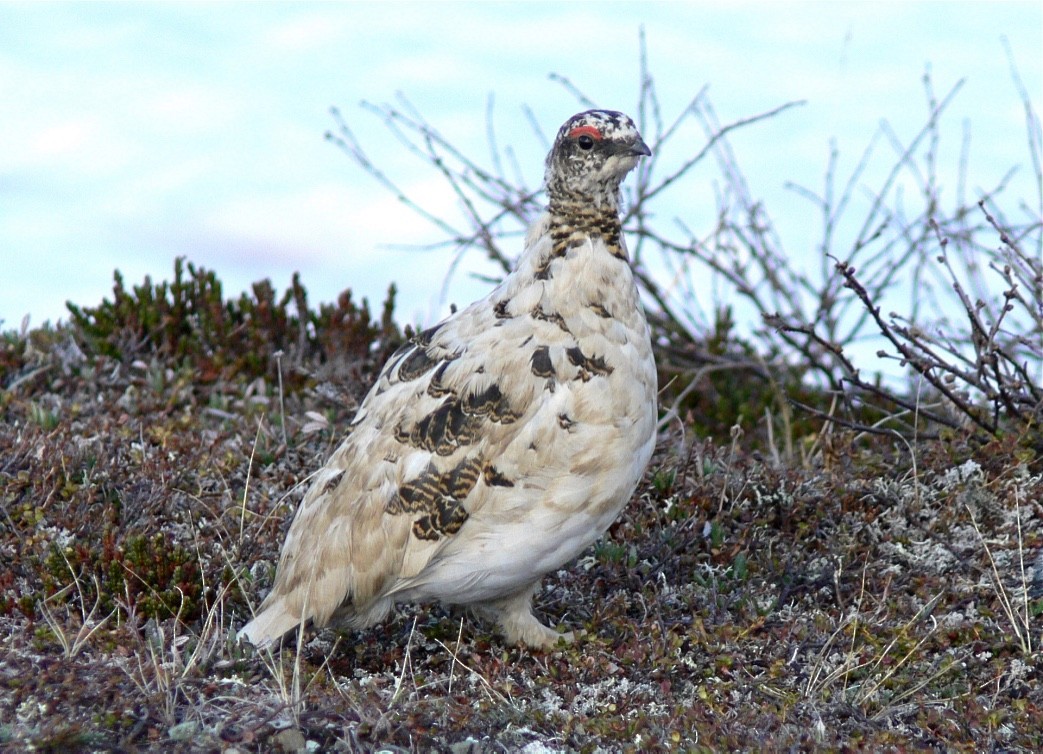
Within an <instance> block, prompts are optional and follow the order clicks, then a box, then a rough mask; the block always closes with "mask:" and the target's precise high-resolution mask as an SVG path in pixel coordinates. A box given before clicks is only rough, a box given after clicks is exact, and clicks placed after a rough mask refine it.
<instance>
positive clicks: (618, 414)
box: [239, 110, 656, 647]
mask: <svg viewBox="0 0 1043 754" xmlns="http://www.w3.org/2000/svg"><path fill="white" fill-rule="evenodd" d="M647 154H650V152H649V149H648V147H647V146H646V145H645V143H644V142H643V141H642V140H641V137H640V135H639V134H638V132H637V129H636V128H635V126H634V123H633V121H632V120H631V119H630V118H629V117H627V116H626V115H623V114H622V113H617V112H613V111H609V110H592V111H588V112H585V113H580V114H578V115H575V116H573V117H572V118H570V119H569V120H568V121H567V122H566V123H565V124H564V125H563V126H562V128H561V130H560V131H559V133H558V136H557V139H556V140H555V143H554V146H553V148H552V150H551V152H550V154H549V155H548V157H547V175H546V188H547V196H548V200H549V202H548V209H547V212H545V213H544V214H543V215H542V216H541V217H540V219H539V220H537V222H536V223H535V224H534V225H533V227H532V228H531V229H530V230H529V233H528V235H527V237H526V240H525V249H524V251H523V253H522V255H521V257H520V258H519V260H518V264H517V268H516V269H515V271H514V272H513V273H511V274H510V275H509V276H508V277H507V278H506V279H505V280H504V281H503V282H502V283H501V284H500V285H499V286H498V287H497V288H496V289H495V290H493V291H492V293H490V294H489V295H488V296H487V297H486V298H484V299H482V300H481V301H477V302H475V303H473V304H471V305H470V306H468V307H467V308H466V309H464V310H462V311H460V312H458V313H456V314H454V315H453V316H451V317H449V318H448V319H446V320H444V321H443V322H441V323H440V324H438V325H436V326H434V327H432V328H430V329H429V330H426V331H424V332H422V333H420V334H419V335H417V336H416V337H414V338H413V339H412V341H411V342H410V343H408V344H406V346H404V347H403V348H401V349H399V351H398V352H396V353H395V354H394V355H393V356H392V357H391V359H390V360H389V361H388V363H387V364H386V365H385V366H384V369H383V370H382V371H381V373H380V376H379V377H378V379H377V382H376V384H375V385H374V387H373V389H372V390H371V391H370V392H369V394H368V395H367V396H366V398H365V400H364V401H363V402H362V405H361V406H360V408H359V411H358V414H357V415H356V416H355V418H354V420H353V421H352V423H351V427H350V433H349V434H348V436H347V438H346V439H345V440H344V442H343V443H342V444H341V446H340V447H339V448H338V449H337V451H336V452H335V453H334V454H333V456H332V457H331V458H330V460H329V461H328V462H327V464H326V466H325V467H324V468H323V469H322V470H321V471H319V472H318V474H317V475H316V477H315V480H314V481H313V483H312V486H311V487H310V489H309V490H308V492H307V494H306V495H305V497H304V500H303V501H302V502H301V505H300V508H299V510H298V511H297V515H296V517H295V518H294V521H293V524H292V525H291V526H290V530H289V533H288V534H287V537H286V542H285V544H284V545H283V550H282V556H281V558H280V561H279V567H278V571H277V574H276V581H275V586H274V587H273V589H272V591H271V593H270V594H269V595H268V597H267V598H266V599H265V601H264V603H263V604H262V605H261V608H260V610H259V612H258V614H257V615H256V617H254V619H253V620H252V621H250V622H249V623H248V624H247V625H246V626H245V627H244V628H243V629H242V631H241V632H240V634H239V636H240V637H241V638H246V639H247V640H249V641H250V642H252V643H253V644H255V645H258V646H264V645H267V644H269V643H271V642H273V641H275V640H277V639H279V638H280V637H281V636H282V635H283V634H284V633H286V632H287V631H289V630H291V629H293V628H295V627H296V626H298V625H299V624H301V623H302V622H305V623H306V622H308V621H311V622H312V623H314V624H315V625H317V626H323V625H326V624H327V623H329V622H331V621H332V622H334V623H336V624H338V625H342V626H346V627H352V628H361V627H364V626H368V625H371V624H373V623H376V622H378V621H380V620H382V619H383V618H384V617H385V616H386V615H387V613H388V611H389V610H390V609H391V607H392V605H393V604H394V603H395V602H399V601H426V600H440V601H442V602H445V603H450V604H465V605H471V606H473V607H475V608H477V609H478V610H479V611H480V612H482V613H484V614H486V615H489V616H490V617H492V618H494V619H495V620H496V621H497V622H498V623H499V625H500V628H501V630H502V631H503V633H504V635H505V636H506V638H507V639H508V640H509V641H511V642H519V641H520V642H523V643H525V644H528V645H530V646H539V647H547V646H552V645H553V644H554V643H556V642H557V641H558V640H559V639H565V640H571V638H572V635H571V634H564V635H562V634H558V633H557V632H555V631H553V630H552V629H550V628H548V627H546V626H544V625H542V624H541V623H540V622H539V621H538V620H537V619H536V617H535V616H534V615H533V614H532V609H531V604H530V603H531V597H532V593H533V591H534V590H535V588H536V586H537V585H538V584H539V581H540V579H541V578H542V577H543V576H544V575H545V574H546V573H549V572H551V571H554V570H556V569H558V568H560V567H561V566H562V565H564V564H565V563H567V562H568V561H569V560H571V559H572V558H574V557H575V556H576V555H578V554H579V553H580V552H582V551H583V550H584V549H585V548H586V547H587V546H588V545H590V544H591V543H592V542H593V541H594V540H595V539H597V538H598V537H599V536H601V534H602V533H604V531H605V529H607V528H608V526H609V525H610V524H611V523H612V521H613V520H614V519H615V518H616V516H617V515H618V514H619V512H620V510H621V509H622V507H623V506H624V505H625V504H626V502H627V501H628V500H629V498H630V496H631V494H632V493H633V491H634V488H635V486H636V485H637V483H638V481H639V479H640V478H641V475H642V474H643V472H644V470H645V467H646V465H647V464H648V460H649V457H650V456H651V454H652V450H653V447H654V445H655V424H656V371H655V363H654V361H653V359H652V348H651V343H650V340H649V332H648V325H647V323H646V321H645V317H644V314H643V312H642V309H641V306H640V301H639V299H638V292H637V288H636V286H635V284H634V278H633V274H632V272H631V269H630V265H629V260H628V257H627V252H626V246H625V243H624V241H623V237H622V233H621V229H620V221H619V184H620V182H621V181H622V180H623V178H624V176H625V175H626V174H627V173H628V172H629V171H630V170H631V169H633V167H634V166H635V165H636V164H637V161H638V158H639V157H640V156H641V155H647Z"/></svg>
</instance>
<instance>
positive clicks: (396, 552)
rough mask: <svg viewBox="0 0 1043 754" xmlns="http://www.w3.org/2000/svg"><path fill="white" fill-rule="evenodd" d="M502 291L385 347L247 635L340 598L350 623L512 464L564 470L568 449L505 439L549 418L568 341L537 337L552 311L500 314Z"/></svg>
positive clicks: (547, 329) (514, 473) (486, 498)
mask: <svg viewBox="0 0 1043 754" xmlns="http://www.w3.org/2000/svg"><path fill="white" fill-rule="evenodd" d="M504 291H505V288H504V286H501V288H498V289H497V290H496V291H494V292H493V294H491V295H490V297H489V298H487V299H484V300H482V301H479V302H476V303H475V304H472V305H471V306H470V307H468V308H467V309H465V310H463V311H461V312H458V313H457V314H456V315H454V316H452V317H450V318H449V319H447V320H445V321H443V322H442V323H440V324H439V325H436V326H434V327H432V328H430V329H429V330H425V331H424V332H422V333H420V334H419V335H417V336H416V337H415V338H414V339H413V340H412V341H411V342H410V343H408V344H406V345H405V346H404V347H402V348H401V349H399V351H397V352H396V353H395V354H393V355H392V357H391V358H390V359H389V361H388V363H387V364H386V365H385V367H384V368H383V370H382V371H381V373H380V375H379V377H378V379H377V382H376V384H375V385H374V387H373V388H372V390H371V391H370V393H369V394H368V395H367V396H366V398H365V400H364V401H363V403H362V405H361V406H360V407H359V411H358V414H357V415H356V417H355V419H354V420H353V422H352V425H351V428H350V434H349V435H348V437H347V438H346V439H345V441H344V442H343V443H342V444H341V446H340V447H339V448H338V449H337V451H336V452H335V453H334V455H333V456H332V457H331V458H330V460H329V462H328V463H327V464H326V466H325V467H324V468H323V469H321V470H320V471H319V472H318V473H317V475H316V477H315V479H314V480H313V482H312V485H311V487H310V488H309V490H308V492H307V493H306V495H305V497H304V499H303V501H302V502H301V505H300V507H299V509H298V511H297V514H296V516H295V518H294V521H293V523H292V525H291V527H290V530H289V533H288V534H287V538H286V542H285V544H284V546H283V552H282V556H281V559H280V563H279V568H278V574H277V579H276V584H275V586H274V587H273V589H272V592H271V593H270V594H269V596H268V598H267V599H266V600H265V602H264V604H263V605H262V609H261V612H260V613H259V615H258V617H257V618H256V619H255V620H254V621H253V622H252V623H251V624H250V625H248V626H247V627H246V628H244V630H243V632H242V633H243V634H244V635H246V636H247V637H248V638H250V640H251V641H253V642H254V643H263V642H265V641H270V640H272V639H274V638H277V636H269V634H271V633H272V632H274V631H277V630H279V629H282V631H280V632H279V635H281V633H282V632H284V631H285V630H288V629H289V628H293V626H294V625H296V623H299V622H300V621H301V619H302V616H303V618H304V619H305V620H307V619H309V618H310V619H312V620H313V621H314V622H315V623H316V624H318V625H322V624H324V623H325V622H327V621H328V619H329V618H330V616H331V615H332V614H333V613H334V611H336V610H337V609H338V608H339V607H341V606H342V605H348V609H347V610H346V611H345V612H346V613H347V615H346V620H345V622H347V623H349V624H354V625H366V624H369V623H371V622H373V621H376V620H379V619H380V618H382V617H383V615H384V614H385V613H386V612H387V609H388V608H389V607H390V600H388V599H383V600H382V597H384V596H385V595H387V594H388V593H390V592H392V591H394V590H395V588H396V585H397V584H398V583H399V582H400V581H401V580H404V579H410V578H412V577H415V576H416V575H417V574H419V573H420V572H421V571H423V569H424V568H425V566H427V564H428V563H429V562H430V561H431V559H432V558H433V557H435V555H436V554H437V553H438V552H439V551H440V550H441V549H442V548H444V547H445V545H446V543H447V542H449V541H451V540H452V539H453V538H454V537H456V536H457V534H458V533H459V532H460V531H461V529H462V527H464V525H465V522H467V520H468V519H469V518H470V517H471V516H473V515H476V514H478V513H479V511H481V509H482V508H483V507H484V506H487V505H489V504H490V501H492V500H495V499H496V498H497V496H498V494H499V493H504V492H507V491H509V490H510V489H511V488H512V487H513V486H514V484H515V481H516V479H517V478H518V477H519V476H532V475H534V474H535V475H540V474H542V475H551V476H553V475H559V476H563V475H566V474H567V473H568V468H567V465H568V464H567V461H565V462H564V465H563V463H562V462H561V461H559V460H557V459H555V458H553V457H547V453H541V454H540V456H541V461H542V464H543V465H542V467H541V468H538V469H533V468H529V467H528V466H529V465H530V462H531V460H532V458H531V457H530V458H528V459H526V458H525V457H522V456H520V455H519V454H518V453H516V452H515V453H508V452H505V451H506V450H507V449H508V448H509V447H511V446H512V443H513V442H514V440H515V439H516V438H517V437H518V436H519V435H520V434H522V433H524V434H526V435H527V436H528V435H532V434H533V433H534V432H536V433H537V434H538V432H537V430H538V428H536V427H534V426H532V424H531V422H532V419H533V417H540V418H539V421H541V422H546V421H552V422H555V426H557V421H558V419H557V418H556V415H551V416H549V417H548V416H547V412H546V411H543V412H541V411H540V407H541V405H542V404H544V403H545V402H547V401H549V400H552V399H553V391H552V390H548V389H547V387H548V385H547V383H548V380H549V379H550V375H551V372H553V370H554V369H555V364H554V361H555V360H556V361H558V362H560V364H559V366H561V368H565V366H566V365H567V358H568V357H567V354H566V353H565V351H566V349H565V348H564V347H560V348H555V349H554V350H553V352H552V350H551V347H550V346H545V347H542V348H537V347H535V346H533V345H532V344H533V343H534V342H535V341H539V342H541V343H544V344H549V343H555V342H557V341H558V340H561V339H562V338H563V333H562V332H561V329H560V327H559V326H558V325H557V324H555V323H554V322H552V321H541V320H539V319H538V318H532V317H529V316H526V317H525V318H524V319H521V318H518V317H512V316H509V315H508V313H507V310H506V305H505V304H504V303H503V302H504V301H505V300H506V299H504V298H503V297H502V294H503V293H504ZM573 369H574V367H573ZM523 455H524V454H523ZM515 497H516V496H515ZM342 614H343V613H342ZM338 617H341V616H338ZM265 627H267V628H265ZM262 628H265V630H262Z"/></svg>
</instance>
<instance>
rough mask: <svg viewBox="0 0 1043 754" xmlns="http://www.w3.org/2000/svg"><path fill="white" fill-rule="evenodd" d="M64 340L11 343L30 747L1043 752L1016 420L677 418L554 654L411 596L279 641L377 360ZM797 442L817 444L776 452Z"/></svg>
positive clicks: (14, 668) (11, 553) (1032, 530)
mask: <svg viewBox="0 0 1043 754" xmlns="http://www.w3.org/2000/svg"><path fill="white" fill-rule="evenodd" d="M66 337H67V333H65V332H54V331H40V332H36V333H33V334H26V335H25V336H24V337H23V336H21V335H17V334H9V335H8V337H7V339H6V341H5V344H6V345H5V350H4V364H5V366H4V370H5V371H4V373H3V384H5V385H8V386H12V387H10V388H9V389H7V390H5V392H4V393H3V399H2V404H0V405H2V411H3V421H2V423H0V457H2V458H3V461H2V463H0V491H2V494H3V499H4V512H5V516H4V518H3V525H2V527H0V549H2V551H3V553H4V558H3V562H4V565H3V566H0V585H2V592H0V625H2V631H0V637H2V638H0V643H2V645H3V650H2V654H3V658H4V659H3V661H2V665H0V668H2V671H3V672H2V673H0V711H2V719H3V721H4V722H3V723H2V726H0V742H4V743H5V744H6V745H8V746H14V747H28V746H35V747H38V748H44V749H47V748H52V749H53V748H58V747H62V748H67V749H69V748H71V749H73V750H77V749H84V750H109V749H119V750H133V749H149V748H154V747H163V748H164V749H167V750H180V751H198V750H207V749H213V748H217V747H223V748H225V749H226V750H227V749H232V750H240V751H250V750H259V749H260V750H269V749H270V750H291V749H296V748H297V747H298V746H303V745H306V743H307V742H314V743H315V744H317V745H318V746H320V747H321V748H322V749H323V750H329V749H333V750H344V751H369V750H373V749H375V748H378V747H381V746H383V747H398V748H399V749H401V750H413V751H426V750H430V749H431V748H437V749H443V750H448V749H450V748H452V747H455V748H453V750H454V751H470V750H475V751H506V750H516V749H519V748H522V747H525V746H530V747H532V748H531V749H529V750H530V751H546V750H553V751H558V750H577V751H593V750H597V749H599V748H600V749H609V750H649V749H655V748H663V749H678V750H681V749H692V748H700V747H705V748H706V749H713V750H720V749H753V748H762V747H769V748H776V749H783V748H819V747H820V748H823V749H835V748H838V747H842V746H861V747H867V748H881V747H903V746H918V747H919V746H932V747H939V748H945V749H949V750H982V749H994V748H1002V749H1005V750H1024V751H1030V750H1038V749H1039V748H1041V747H1043V724H1041V722H1040V721H1041V720H1043V692H1041V691H1040V689H1041V688H1043V683H1041V681H1043V678H1041V676H1040V673H1041V671H1040V665H1041V663H1040V659H1041V657H1040V650H1039V646H1040V630H1041V620H1043V618H1041V613H1043V599H1041V596H1040V593H1039V591H1040V583H1041V581H1043V576H1041V575H1040V574H1039V573H1038V572H1037V571H1038V568H1039V559H1038V556H1037V553H1039V552H1040V550H1041V549H1043V534H1041V532H1043V526H1041V522H1043V508H1041V505H1040V503H1039V502H1038V501H1039V500H1041V499H1043V477H1041V475H1040V471H1039V464H1038V461H1036V460H1035V458H1034V456H1032V455H1031V454H1028V455H1026V451H1025V450H1024V448H1022V447H1021V446H1019V445H1018V443H1017V441H1016V439H1011V438H1008V439H1007V440H996V441H993V442H992V443H991V444H989V445H987V446H985V447H980V446H978V445H976V444H963V443H962V442H960V441H955V440H954V441H952V442H949V443H948V444H944V443H940V442H931V443H927V442H924V443H919V444H912V443H907V442H905V441H901V440H898V439H886V438H881V437H879V436H874V435H856V434H855V433H853V432H849V431H846V430H843V429H841V428H837V427H832V428H829V427H828V425H823V426H820V428H819V429H818V430H817V431H816V433H815V434H814V435H813V436H808V437H800V436H794V437H789V438H780V437H775V438H774V440H773V444H774V445H777V446H778V447H775V448H774V450H772V451H765V450H757V449H756V448H757V447H761V448H763V447H764V444H765V442H766V437H767V435H766V433H765V423H766V420H761V421H759V422H755V423H751V424H749V425H747V426H741V427H740V426H736V429H735V431H734V432H733V433H732V435H731V437H730V438H729V439H728V442H727V443H726V444H723V445H716V444H714V443H712V442H710V441H703V440H697V439H693V433H692V429H691V428H690V427H689V428H688V429H687V431H686V432H685V433H684V434H682V432H681V431H680V430H679V429H678V426H679V424H678V422H679V421H680V420H679V419H675V420H674V421H673V422H671V423H670V424H669V425H668V427H667V429H665V430H664V431H665V434H664V435H663V437H662V439H661V442H660V448H659V451H658V453H657V456H656V458H655V459H654V461H653V464H652V467H651V468H650V469H649V472H648V475H647V477H646V480H645V482H644V484H643V485H642V486H641V488H640V490H639V493H638V495H637V496H636V497H635V500H634V501H633V502H632V503H631V505H630V506H629V507H628V508H627V509H626V512H625V513H624V515H623V517H622V518H621V519H620V521H619V522H618V523H617V524H616V525H615V526H614V527H613V528H612V530H611V531H610V533H609V535H608V536H607V537H606V538H605V539H604V540H603V541H602V542H600V543H598V544H597V545H596V546H595V547H594V548H592V550H590V551H588V552H587V553H586V554H585V555H584V556H582V557H581V558H580V560H579V561H578V563H577V564H575V565H573V566H572V567H570V568H568V569H566V570H563V571H561V572H560V573H558V574H556V575H555V576H553V577H551V578H548V579H547V581H546V584H545V586H544V589H543V590H542V591H541V592H540V594H539V595H538V597H537V603H538V609H539V610H541V611H542V612H543V613H544V614H545V615H546V616H548V617H549V618H550V620H551V621H552V622H560V623H562V624H564V625H566V626H568V627H570V628H579V629H582V630H584V631H585V632H586V636H585V638H584V639H582V640H581V641H580V642H579V643H578V644H577V645H576V646H574V647H567V648H562V649H560V650H557V651H554V652H548V653H540V652H537V653H533V652H530V651H528V650H525V649H519V648H515V647H510V646H505V645H503V643H502V642H501V641H500V640H499V639H498V638H497V637H496V635H495V634H493V633H492V632H491V631H490V627H489V626H488V625H485V624H483V623H482V622H480V621H478V620H476V619H474V618H473V617H471V616H470V615H467V614H466V613H449V612H446V611H445V610H444V609H442V608H440V607H438V606H420V607H415V606H406V607H403V608H401V609H400V610H399V611H397V612H396V613H395V614H394V615H393V617H392V618H390V619H389V620H388V622H387V623H386V624H385V625H383V626H381V627H377V628H374V629H372V630H369V631H364V632H359V633H355V634H347V635H336V634H334V633H331V632H321V633H319V634H313V633H312V632H310V631H309V632H304V633H301V634H299V635H298V636H297V637H295V638H294V639H291V640H288V641H287V642H286V643H285V644H284V645H283V646H282V647H281V648H280V649H278V650H276V651H274V652H271V653H261V654H260V655H257V654H254V653H253V652H251V651H247V650H244V649H242V648H240V647H237V646H235V645H234V644H233V643H232V641H231V636H232V635H233V634H234V631H235V629H236V628H237V627H238V626H240V625H242V623H243V622H244V620H245V619H246V617H247V616H248V615H249V613H250V610H251V606H252V605H255V604H256V601H257V599H258V598H259V597H260V596H261V595H262V594H263V592H264V590H265V589H266V588H267V587H268V585H269V584H270V580H271V576H272V571H273V567H274V563H275V560H276V558H277V554H278V548H279V545H280V544H281V539H282V532H283V531H284V528H285V524H286V522H287V519H288V516H289V514H290V513H291V511H292V509H293V506H294V505H295V504H296V502H297V500H298V499H299V496H300V494H301V492H300V490H301V483H302V482H304V481H305V480H306V477H307V475H308V474H309V473H310V472H311V471H312V470H313V469H314V468H315V467H316V465H317V464H318V463H320V462H321V461H322V460H324V459H325V457H326V456H327V454H328V453H329V452H330V449H331V447H332V446H333V444H334V443H335V441H336V437H335V433H334V431H333V430H332V428H333V427H337V426H343V425H344V423H345V422H346V421H347V419H348V417H349V416H350V414H351V411H352V406H353V403H352V401H351V399H350V398H348V397H346V398H345V399H344V401H343V402H342V403H340V404H332V405H331V403H330V401H329V398H328V397H326V396H328V395H330V394H339V395H342V396H358V395H360V394H361V393H362V392H363V391H364V390H365V386H366V378H365V377H364V375H365V374H369V373H370V372H369V371H367V369H364V368H363V367H362V365H357V366H356V368H355V369H354V371H352V370H346V371H343V372H341V373H339V374H335V375H333V376H332V377H331V378H330V379H329V380H328V381H327V382H324V383H319V382H316V381H314V380H311V381H308V380H305V381H302V382H299V383H295V384H297V385H298V386H297V387H293V388H290V389H287V390H285V391H284V393H283V394H282V395H280V394H279V390H278V389H277V388H276V387H275V386H274V385H275V383H264V384H258V382H257V379H256V378H254V377H250V376H247V377H243V378H241V379H240V378H237V377H235V376H234V375H233V376H230V377H228V378H227V379H221V380H217V381H214V382H210V383H199V382H193V381H192V379H191V378H190V376H186V375H180V376H179V374H178V371H177V368H176V367H175V366H173V365H171V366H170V367H165V366H164V365H163V364H162V360H161V359H160V358H159V357H155V363H154V365H153V367H152V368H151V371H149V370H145V369H140V368H128V367H127V366H123V365H121V364H120V363H119V362H117V361H115V360H113V359H111V358H110V357H105V356H98V355H89V354H88V355H84V356H83V357H82V358H81V359H79V360H78V361H76V362H75V363H65V364H64V365H63V359H65V360H66V362H68V358H67V352H68V348H67V346H65V345H62V344H63V343H65V340H64V339H65V338H66ZM377 350H379V349H377ZM157 375H161V376H162V377H163V378H162V379H159V378H158V377H157ZM34 406H35V407H40V406H43V407H47V410H48V412H49V414H47V415H44V414H42V413H41V412H40V411H39V409H37V408H34ZM283 406H285V412H283ZM218 407H219V408H218ZM211 409H216V410H211ZM280 415H282V416H285V427H286V440H285V441H284V439H283V435H282V421H280V420H279V419H278V416H280ZM265 416H268V417H277V418H276V419H264V420H262V417H265ZM317 416H319V417H323V421H317V420H316V417H317ZM305 427H307V428H308V429H307V431H305ZM670 427H673V429H670ZM787 444H790V445H792V446H793V447H800V448H803V449H804V450H803V455H800V456H796V457H794V459H793V460H792V461H791V462H785V461H782V460H781V459H784V458H787V457H789V455H788V454H787V453H786V451H785V446H786V445H787ZM914 462H915V463H914ZM142 538H144V541H145V542H146V543H147V544H148V547H146V548H144V549H141V548H140V547H139V543H140V542H141V541H142ZM136 548H138V549H136ZM468 741H470V742H472V743H471V744H467V742H468ZM465 744H466V745H465ZM467 745H472V746H473V747H474V748H473V749H468V748H467ZM540 746H542V747H546V748H543V749H541V748H539V747H540ZM391 750H396V749H394V748H391Z"/></svg>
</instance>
